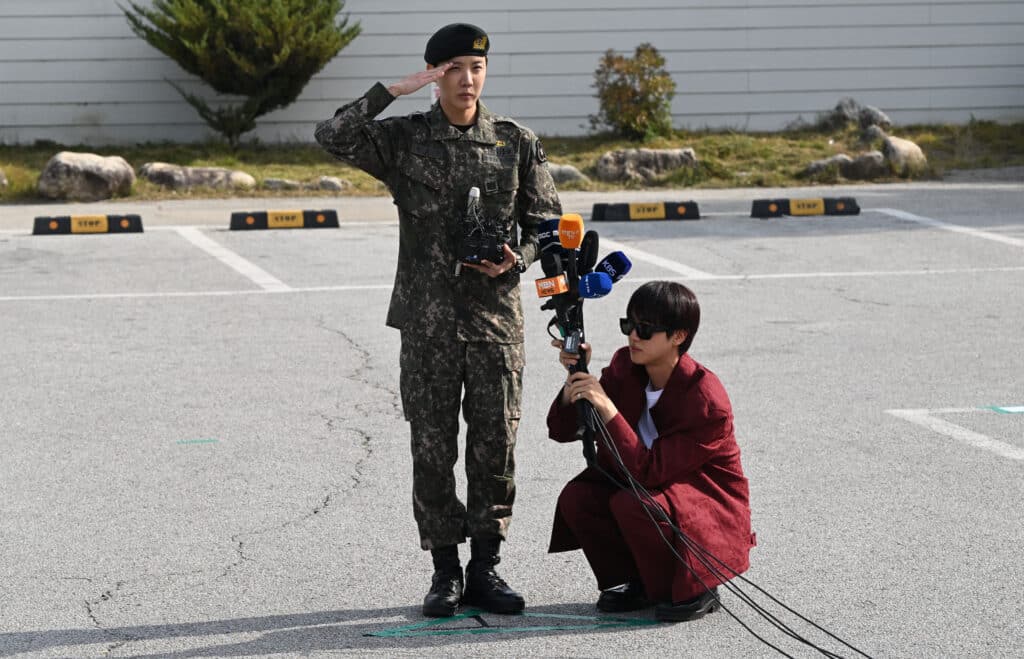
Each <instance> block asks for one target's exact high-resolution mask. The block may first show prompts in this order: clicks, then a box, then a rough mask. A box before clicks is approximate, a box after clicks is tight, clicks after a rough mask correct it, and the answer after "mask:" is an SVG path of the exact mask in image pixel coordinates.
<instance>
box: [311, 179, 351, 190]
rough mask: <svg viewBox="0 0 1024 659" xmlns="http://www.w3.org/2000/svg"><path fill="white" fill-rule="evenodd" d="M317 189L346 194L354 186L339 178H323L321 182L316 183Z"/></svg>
mask: <svg viewBox="0 0 1024 659" xmlns="http://www.w3.org/2000/svg"><path fill="white" fill-rule="evenodd" d="M316 187H317V188H319V189H320V190H328V191H330V192H344V191H345V190H348V189H350V188H351V187H352V184H351V183H349V182H348V181H346V180H344V179H340V178H338V177H337V176H321V177H320V180H318V181H317V182H316Z"/></svg>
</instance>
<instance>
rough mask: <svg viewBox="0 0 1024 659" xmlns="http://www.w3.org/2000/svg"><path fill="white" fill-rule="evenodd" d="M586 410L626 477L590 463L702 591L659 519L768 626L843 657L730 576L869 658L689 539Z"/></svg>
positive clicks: (599, 421)
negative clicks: (630, 501) (628, 499)
mask: <svg viewBox="0 0 1024 659" xmlns="http://www.w3.org/2000/svg"><path fill="white" fill-rule="evenodd" d="M588 409H589V413H590V415H591V419H592V421H593V426H592V427H596V428H597V429H598V430H599V432H600V435H601V443H602V445H603V446H604V448H605V449H606V450H607V451H608V452H609V455H611V456H612V457H613V458H614V462H615V465H616V466H617V467H618V468H619V470H621V472H622V474H623V476H625V480H626V483H627V484H623V483H622V482H620V481H619V480H618V479H617V478H615V477H614V476H613V475H612V474H609V473H608V472H607V471H606V470H605V469H604V468H603V467H602V466H601V465H600V464H599V463H598V462H597V460H594V462H593V464H592V465H591V466H592V467H593V468H594V469H595V470H596V471H598V472H599V473H601V474H602V475H604V476H605V478H607V479H608V480H609V481H610V482H612V483H613V484H615V485H616V486H617V487H619V488H620V489H623V490H628V491H630V492H631V493H632V494H633V496H634V498H636V500H637V501H638V502H639V503H640V504H641V506H642V508H643V510H644V512H645V513H646V514H647V516H648V518H649V519H650V520H651V523H652V524H654V526H655V528H656V529H657V531H658V535H659V536H660V537H661V539H662V542H664V543H665V545H666V546H667V547H668V548H669V550H670V551H671V552H672V554H673V555H674V556H675V557H676V559H677V560H678V561H679V562H680V563H681V564H682V565H684V566H686V568H687V570H689V571H690V573H691V574H692V575H693V576H694V577H695V578H696V579H697V581H699V582H700V584H701V585H702V586H703V587H704V589H705V591H707V592H711V587H709V586H708V585H707V584H706V583H705V582H704V580H703V579H701V578H700V577H699V576H698V575H697V572H696V570H695V569H694V567H693V566H692V565H691V564H690V562H689V561H687V560H686V559H685V558H684V557H683V556H682V555H681V554H680V553H679V552H678V551H677V549H676V546H675V543H674V542H672V541H671V540H670V539H669V538H668V537H666V535H665V533H664V531H663V530H662V528H661V525H660V524H659V519H660V521H661V522H664V523H665V524H666V525H667V526H668V527H669V528H670V529H671V530H672V532H673V534H674V536H675V537H677V538H678V539H679V540H680V541H681V542H682V544H683V546H684V547H685V548H686V550H688V553H689V555H691V556H693V557H694V558H695V559H696V560H697V561H698V562H699V563H700V564H701V566H703V567H704V569H705V570H707V571H708V572H709V573H710V574H711V575H712V576H714V577H716V578H717V579H719V580H720V581H721V585H722V586H723V587H724V588H725V589H726V590H728V591H729V592H731V593H733V594H734V595H736V596H737V597H738V598H739V599H740V601H742V602H743V603H744V604H746V605H748V606H749V607H751V608H752V609H753V610H754V612H755V613H757V614H758V615H759V616H761V617H762V618H763V619H764V620H766V621H767V622H768V623H769V624H770V625H772V626H773V627H775V628H776V629H778V630H779V631H781V632H782V633H783V634H785V635H786V636H789V637H790V638H792V639H794V640H796V641H798V642H800V643H802V644H804V645H807V646H809V647H810V648H812V649H814V650H816V651H818V652H819V653H820V654H822V655H824V656H826V657H831V658H836V659H842V655H839V654H836V653H834V652H832V651H830V650H827V649H825V648H823V647H820V646H818V645H816V644H815V643H814V642H812V641H811V640H809V639H807V638H805V637H804V636H802V635H801V634H799V633H798V632H797V631H795V630H793V629H792V628H791V627H789V625H787V624H786V623H785V622H783V621H782V620H780V619H779V618H778V617H777V616H776V615H774V614H773V613H771V612H770V611H768V610H767V609H766V608H765V607H764V606H762V605H761V604H760V603H758V602H757V601H756V600H755V599H754V598H753V597H752V596H750V595H749V594H747V593H746V592H744V591H743V589H742V588H740V587H739V586H738V585H737V584H735V583H733V582H732V579H733V578H737V579H739V580H740V581H743V582H744V583H746V584H749V585H750V586H753V587H754V588H755V589H757V590H758V591H759V592H761V593H762V594H763V595H764V596H766V597H767V598H768V599H770V600H771V601H772V602H774V603H775V604H777V605H779V606H781V607H782V608H783V609H785V610H786V611H788V612H790V613H791V614H793V615H794V616H796V617H797V618H799V619H800V620H803V621H804V622H806V623H807V624H809V625H811V626H812V627H814V628H815V629H817V630H819V631H821V632H822V633H824V634H826V635H827V636H829V637H830V638H832V639H834V640H836V641H838V642H839V643H841V644H843V645H845V646H846V647H847V648H849V649H851V650H853V651H854V652H856V653H857V654H859V655H861V656H863V657H865V658H866V659H871V657H870V655H868V654H866V653H865V652H863V651H862V650H860V649H859V648H857V647H855V646H853V645H851V644H850V643H848V642H847V641H845V640H843V639H842V638H840V637H839V636H836V635H835V634H833V633H832V632H830V631H828V630H827V629H825V628H824V627H822V626H820V625H818V624H817V623H815V622H814V621H812V620H810V619H808V618H806V617H805V616H803V615H801V614H800V613H799V612H797V611H795V610H794V609H792V608H790V607H789V606H787V605H786V604H785V603H783V602H782V601H780V600H779V599H777V598H776V597H774V596H773V595H772V594H771V593H769V592H768V591H766V590H765V589H764V588H761V587H760V586H758V585H757V584H756V583H754V582H753V581H751V580H749V579H747V578H746V577H744V576H742V575H741V574H739V573H738V572H736V571H735V570H734V569H732V568H731V567H729V566H728V565H726V564H725V563H724V562H723V561H722V560H721V559H719V558H718V557H717V556H715V555H714V554H712V553H711V552H710V551H708V550H707V549H705V548H704V547H701V546H700V545H699V544H698V543H696V542H695V541H694V540H693V539H692V538H690V537H689V536H688V535H686V533H684V532H683V530H682V529H680V528H679V527H678V526H677V525H676V524H675V521H674V520H673V519H672V518H671V517H670V516H669V515H668V513H667V512H666V511H665V510H664V509H663V508H662V507H661V505H660V504H659V503H658V502H657V501H656V500H655V499H654V497H653V496H652V495H651V493H650V491H649V490H647V488H646V487H644V485H643V484H641V483H640V482H639V481H637V480H636V478H635V477H634V476H633V475H632V473H630V471H629V468H628V467H627V466H626V464H625V461H624V460H623V459H622V455H621V454H620V453H619V450H618V447H617V446H615V442H614V440H613V439H612V436H611V433H610V432H609V430H608V427H607V425H605V423H604V420H603V419H601V415H600V414H598V413H597V411H596V410H595V409H594V408H593V406H588ZM655 516H657V517H658V518H659V519H655ZM716 563H717V564H718V565H720V566H721V567H723V568H725V570H726V571H727V572H728V573H729V574H727V573H726V572H723V571H722V570H720V569H719V568H718V567H717V566H716V565H715V564H716ZM715 599H716V600H717V602H718V605H719V606H721V607H722V609H723V610H724V611H725V612H726V613H728V614H729V616H730V617H732V618H733V619H734V620H735V621H736V622H738V623H739V624H740V626H742V627H743V628H744V629H745V630H746V631H747V632H748V633H750V634H751V635H752V636H753V637H754V638H756V639H757V640H759V641H761V642H762V643H764V644H765V645H767V646H768V647H770V648H772V649H773V650H775V651H776V652H778V653H779V654H781V655H783V656H785V657H792V655H790V654H788V653H787V652H785V651H784V650H782V649H781V648H779V647H778V646H776V645H773V644H772V643H771V642H769V641H768V640H767V639H765V638H764V637H762V636H761V635H759V634H758V633H757V632H755V631H754V630H753V629H752V628H751V627H750V626H749V625H748V624H747V623H745V622H744V621H743V620H741V619H740V617H739V616H738V615H736V614H735V613H733V611H732V610H731V609H729V607H727V606H726V605H725V603H724V602H722V600H721V598H720V597H718V595H717V594H715Z"/></svg>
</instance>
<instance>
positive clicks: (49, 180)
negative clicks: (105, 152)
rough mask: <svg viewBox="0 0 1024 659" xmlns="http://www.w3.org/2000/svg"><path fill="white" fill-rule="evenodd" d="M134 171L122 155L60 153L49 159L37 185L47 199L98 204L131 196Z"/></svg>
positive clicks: (40, 192)
mask: <svg viewBox="0 0 1024 659" xmlns="http://www.w3.org/2000/svg"><path fill="white" fill-rule="evenodd" d="M133 183H135V172H134V171H133V170H132V167H131V165H129V164H128V163H127V161H125V159H124V158H122V157H121V156H109V157H104V156H98V155H96V154H95V153H74V152H72V151H61V152H60V153H58V154H57V155H55V156H53V157H52V158H50V161H49V162H47V163H46V166H45V167H44V168H43V173H42V174H40V175H39V182H38V183H37V184H36V187H37V189H38V190H39V194H41V195H42V196H44V197H46V198H47V199H60V200H71V201H101V200H103V199H110V198H111V197H113V196H114V195H128V194H131V191H132V184H133Z"/></svg>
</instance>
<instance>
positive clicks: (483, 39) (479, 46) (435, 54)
mask: <svg viewBox="0 0 1024 659" xmlns="http://www.w3.org/2000/svg"><path fill="white" fill-rule="evenodd" d="M490 48H491V40H490V39H489V38H488V37H487V33H486V32H484V31H483V30H481V29H480V28H478V27H477V26H475V25H470V24H469V23H452V24H451V25H445V26H444V27H443V28H441V29H440V30H438V31H437V32H435V33H434V36H432V37H430V40H429V41H427V49H426V50H425V51H424V53H423V59H425V60H426V61H427V64H431V65H434V66H437V65H438V64H440V63H441V62H447V61H448V60H450V59H452V58H454V57H461V56H462V55H479V56H481V57H486V56H487V51H488V50H490Z"/></svg>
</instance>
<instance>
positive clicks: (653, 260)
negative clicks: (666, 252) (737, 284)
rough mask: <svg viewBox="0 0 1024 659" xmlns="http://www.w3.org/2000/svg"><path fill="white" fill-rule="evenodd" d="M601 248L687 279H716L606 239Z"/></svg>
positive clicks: (669, 260)
mask: <svg viewBox="0 0 1024 659" xmlns="http://www.w3.org/2000/svg"><path fill="white" fill-rule="evenodd" d="M601 246H602V247H607V248H610V249H611V250H612V251H615V250H622V251H623V252H625V253H626V254H628V255H629V260H630V261H645V262H647V263H650V264H651V265H656V266H658V267H659V268H664V269H665V270H669V271H671V272H675V273H678V274H680V275H683V276H685V277H686V278H687V279H716V278H717V277H716V276H715V275H713V274H711V273H710V272H704V271H703V270H698V269H696V268H691V267H690V266H688V265H684V264H682V263H679V262H678V261H673V260H671V259H666V258H664V257H661V256H658V255H657V254H651V253H650V252H645V251H644V250H642V249H638V248H636V247H632V246H630V245H626V244H624V243H620V242H617V241H615V240H610V239H608V238H601Z"/></svg>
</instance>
